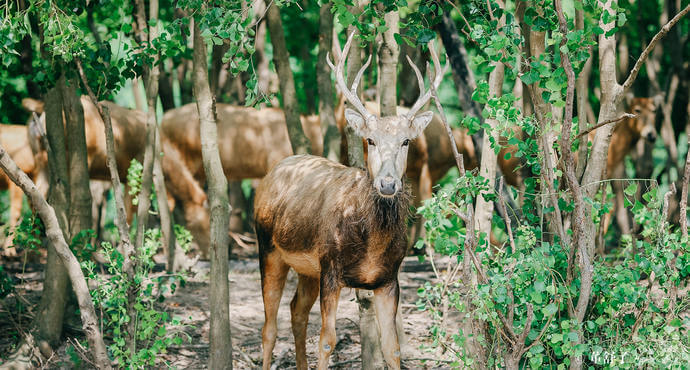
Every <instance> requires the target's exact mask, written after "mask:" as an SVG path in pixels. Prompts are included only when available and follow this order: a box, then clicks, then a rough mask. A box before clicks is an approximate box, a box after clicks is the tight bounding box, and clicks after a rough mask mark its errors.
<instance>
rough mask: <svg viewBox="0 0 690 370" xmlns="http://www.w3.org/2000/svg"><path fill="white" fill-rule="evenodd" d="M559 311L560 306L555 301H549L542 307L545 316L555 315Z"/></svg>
mask: <svg viewBox="0 0 690 370" xmlns="http://www.w3.org/2000/svg"><path fill="white" fill-rule="evenodd" d="M557 311H558V306H556V304H555V303H549V304H547V305H546V306H544V308H542V309H541V312H542V313H543V314H544V315H545V316H551V315H554V314H556V312H557Z"/></svg>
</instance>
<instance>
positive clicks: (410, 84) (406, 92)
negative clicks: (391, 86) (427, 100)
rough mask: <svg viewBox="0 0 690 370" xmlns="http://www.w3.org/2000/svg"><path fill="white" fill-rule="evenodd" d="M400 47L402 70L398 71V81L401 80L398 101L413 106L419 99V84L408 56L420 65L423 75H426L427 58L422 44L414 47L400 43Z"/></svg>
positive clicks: (399, 58) (399, 60)
mask: <svg viewBox="0 0 690 370" xmlns="http://www.w3.org/2000/svg"><path fill="white" fill-rule="evenodd" d="M400 48H401V50H400V56H399V57H398V63H399V64H400V72H399V73H398V81H399V82H400V83H399V84H398V85H399V89H400V90H399V94H398V102H399V104H400V105H402V106H405V107H411V106H412V104H414V102H415V101H417V96H418V95H419V86H418V83H417V78H416V76H415V74H414V70H412V67H410V64H409V63H408V62H407V57H408V56H409V57H410V59H412V62H413V63H414V64H415V65H417V66H418V67H419V71H420V72H421V73H422V76H425V75H426V62H427V58H426V56H425V55H424V52H422V48H421V47H420V46H416V47H412V46H410V45H407V44H406V43H403V44H402V45H400Z"/></svg>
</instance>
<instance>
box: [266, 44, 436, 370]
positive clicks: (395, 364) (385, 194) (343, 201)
mask: <svg viewBox="0 0 690 370" xmlns="http://www.w3.org/2000/svg"><path fill="white" fill-rule="evenodd" d="M353 36H354V33H352V34H350V36H349V37H348V39H347V42H346V44H345V46H344V48H343V52H342V53H341V55H342V56H343V57H342V58H340V60H339V61H338V62H337V65H336V66H334V65H333V63H332V62H331V61H330V57H329V58H328V64H329V66H330V67H331V69H332V70H333V71H334V73H335V77H336V85H337V86H338V88H339V90H340V91H341V93H342V94H343V95H344V96H345V98H346V99H347V101H348V102H350V104H351V105H352V107H354V108H355V109H350V108H347V109H346V110H345V118H346V120H347V122H348V124H349V125H350V126H351V127H352V128H353V129H354V132H355V133H356V134H357V135H358V136H360V137H363V138H365V139H366V141H367V143H368V146H369V152H368V156H367V166H366V167H367V168H366V169H361V168H353V167H346V166H345V165H342V164H340V163H336V162H333V161H331V160H328V159H326V158H322V157H315V156H310V155H297V156H291V157H288V158H286V159H284V160H282V161H281V162H279V163H278V164H277V165H276V166H275V167H273V168H272V169H271V170H270V171H269V173H268V174H267V175H266V176H265V177H264V178H263V180H261V182H260V184H259V186H258V187H257V189H256V196H255V202H254V215H255V216H254V223H255V228H256V233H257V240H258V244H259V266H260V272H261V291H262V296H263V302H264V314H265V323H264V326H263V329H262V345H263V369H269V368H270V364H271V357H272V352H273V347H274V345H275V342H276V335H277V324H276V319H277V313H278V306H279V303H280V298H281V295H282V292H283V287H284V286H285V280H286V277H287V273H288V270H289V269H290V268H292V269H294V270H295V271H296V272H297V274H298V284H297V291H296V293H295V296H294V297H293V299H292V302H291V303H290V309H291V322H292V333H293V335H294V337H295V353H296V361H297V368H298V369H306V368H307V357H306V343H305V342H306V329H307V323H308V317H309V311H310V309H311V307H312V305H313V304H314V302H315V301H316V298H317V297H319V296H320V300H319V302H320V308H321V332H320V339H319V358H318V368H319V369H326V368H327V366H328V360H329V357H330V354H331V353H332V352H333V350H334V347H335V344H336V343H335V342H336V336H335V318H336V311H337V306H338V299H339V295H340V290H341V289H342V288H344V287H350V288H356V289H369V290H373V292H374V306H375V308H376V310H375V311H376V317H377V321H378V325H379V329H380V333H381V347H382V351H383V356H384V359H385V361H386V363H387V364H388V366H389V367H390V368H392V369H400V345H399V342H398V336H397V333H396V329H395V316H396V312H397V309H398V298H399V294H400V289H399V284H398V269H399V267H400V264H401V262H402V260H403V258H404V256H405V254H406V251H407V236H406V219H407V216H408V205H409V192H408V191H407V190H406V188H405V185H404V174H405V170H406V164H407V154H408V150H409V147H410V141H411V140H413V139H414V138H416V137H418V136H419V135H420V134H421V133H422V132H423V131H424V129H425V128H426V126H427V125H428V124H429V122H430V121H431V120H432V118H433V113H432V112H422V113H419V110H420V109H421V108H422V107H423V106H424V105H425V104H426V103H427V102H428V101H429V99H430V98H431V90H429V91H426V92H425V91H424V85H423V84H420V96H419V97H418V100H417V102H416V103H415V104H414V105H413V106H412V107H411V108H410V110H409V111H408V112H407V113H405V114H401V115H396V116H387V117H378V116H375V115H374V114H372V113H371V112H369V111H368V110H367V109H366V107H365V106H364V104H363V103H362V102H361V101H360V99H359V97H358V96H357V94H356V91H357V85H358V84H359V81H360V79H361V78H362V75H363V74H364V71H365V70H366V68H367V67H368V66H369V64H370V62H371V56H369V58H368V60H367V62H366V63H365V64H364V65H363V66H362V67H361V69H360V70H359V72H358V73H357V74H356V77H355V79H354V81H353V84H352V86H351V87H348V85H347V83H346V82H345V77H344V72H343V71H344V64H345V59H346V57H345V56H346V55H348V51H349V49H350V47H351V45H352V40H353ZM432 54H433V53H432ZM433 58H434V66H435V68H436V69H435V70H436V75H435V76H434V79H433V81H431V84H432V87H431V89H434V88H435V87H438V86H439V85H440V83H441V79H442V77H443V73H442V72H441V68H440V62H439V61H438V56H436V55H433ZM411 64H412V63H411ZM412 65H413V64H412ZM415 67H416V66H415ZM419 77H420V78H421V75H420V76H419Z"/></svg>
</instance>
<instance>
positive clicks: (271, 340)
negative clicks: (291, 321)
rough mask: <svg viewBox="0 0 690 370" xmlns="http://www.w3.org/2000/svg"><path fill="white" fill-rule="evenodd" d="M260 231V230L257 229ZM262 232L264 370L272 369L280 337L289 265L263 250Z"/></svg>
mask: <svg viewBox="0 0 690 370" xmlns="http://www.w3.org/2000/svg"><path fill="white" fill-rule="evenodd" d="M257 229H258V228H257ZM261 234H262V233H261V232H260V231H259V230H257V236H259V249H260V251H259V263H260V268H261V293H262V296H263V300H264V314H265V320H266V321H265V323H264V328H263V330H262V331H261V343H262V345H263V351H264V362H263V368H264V370H268V369H270V368H271V355H272V354H273V347H274V346H275V344H276V336H277V335H278V324H277V322H276V321H277V317H278V307H279V306H280V297H281V296H282V295H283V288H284V287H285V279H286V277H287V273H288V270H289V269H290V268H289V266H288V265H286V264H285V262H283V261H282V260H281V258H280V254H279V253H278V252H277V251H276V250H275V249H273V250H272V251H271V252H265V250H263V249H264V248H262V244H263V242H264V241H263V240H262V239H264V238H262V237H261Z"/></svg>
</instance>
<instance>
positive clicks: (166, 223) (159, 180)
mask: <svg viewBox="0 0 690 370" xmlns="http://www.w3.org/2000/svg"><path fill="white" fill-rule="evenodd" d="M154 153H155V155H154V159H153V186H154V187H155V189H156V201H157V202H158V203H157V204H158V216H159V217H160V223H161V246H162V247H163V250H164V251H165V253H166V254H167V257H168V258H167V266H166V270H167V271H168V272H169V273H170V272H173V271H174V270H175V245H176V244H175V242H176V240H175V231H174V229H173V219H172V214H171V213H170V208H169V207H168V190H167V189H166V187H165V176H164V175H163V166H162V160H163V158H161V156H162V155H164V154H163V147H162V146H161V138H160V135H156V150H155V151H154Z"/></svg>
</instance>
